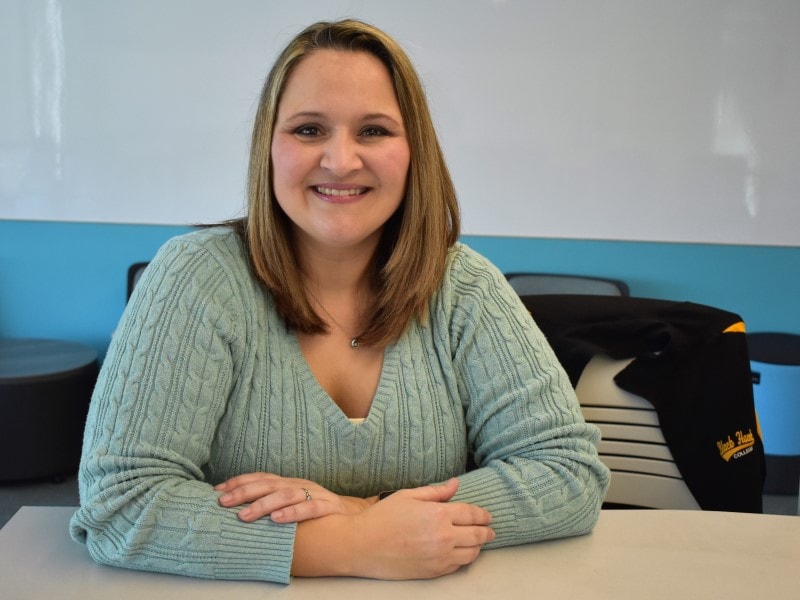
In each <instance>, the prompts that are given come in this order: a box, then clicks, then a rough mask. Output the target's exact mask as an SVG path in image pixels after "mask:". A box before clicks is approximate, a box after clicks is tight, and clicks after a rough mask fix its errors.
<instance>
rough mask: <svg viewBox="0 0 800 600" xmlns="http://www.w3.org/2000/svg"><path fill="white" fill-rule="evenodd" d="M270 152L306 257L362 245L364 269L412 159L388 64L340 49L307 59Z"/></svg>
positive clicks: (277, 186) (286, 96) (287, 94)
mask: <svg viewBox="0 0 800 600" xmlns="http://www.w3.org/2000/svg"><path fill="white" fill-rule="evenodd" d="M271 153H272V156H273V159H272V164H273V169H274V170H273V178H272V184H273V189H274V193H275V198H276V200H277V202H278V204H279V205H280V207H281V209H283V211H284V212H285V213H286V214H287V215H288V217H289V219H290V220H291V221H292V224H293V225H292V229H293V231H294V232H295V234H296V235H295V239H296V240H297V242H298V248H297V249H298V251H299V252H300V253H301V260H302V261H304V262H306V261H314V260H318V259H315V257H314V254H315V253H320V252H321V253H322V256H326V255H328V254H329V253H330V252H336V251H337V250H339V249H341V248H348V249H352V248H356V247H358V249H359V252H360V253H362V254H363V257H364V260H363V262H364V263H365V264H366V263H367V262H368V261H369V259H370V258H371V256H372V255H373V254H374V252H375V248H376V246H377V244H378V240H379V239H380V234H381V231H382V229H383V225H384V223H386V222H387V221H388V220H389V217H391V216H392V214H394V212H395V211H396V210H397V208H398V207H399V206H400V202H401V201H402V199H403V196H404V194H405V186H406V179H407V176H408V167H409V162H410V159H409V154H410V150H409V146H408V140H407V139H406V134H405V127H404V126H403V117H402V115H401V113H400V107H399V105H398V103H397V97H396V96H395V94H394V88H393V86H392V80H391V77H390V74H389V71H388V70H387V69H386V67H385V66H384V64H383V63H382V62H381V61H380V60H378V59H377V58H376V57H375V56H373V55H371V54H368V53H366V52H350V51H341V50H320V51H318V52H315V53H314V54H313V55H311V56H309V57H308V58H307V59H306V60H304V61H303V62H302V63H300V64H299V65H298V66H297V68H296V69H295V70H294V72H293V73H292V76H291V78H290V79H289V81H288V83H287V85H286V88H285V89H284V91H283V96H282V98H281V103H280V107H279V109H278V114H277V119H276V123H275V134H274V137H273V139H272V148H271ZM312 248H313V250H312Z"/></svg>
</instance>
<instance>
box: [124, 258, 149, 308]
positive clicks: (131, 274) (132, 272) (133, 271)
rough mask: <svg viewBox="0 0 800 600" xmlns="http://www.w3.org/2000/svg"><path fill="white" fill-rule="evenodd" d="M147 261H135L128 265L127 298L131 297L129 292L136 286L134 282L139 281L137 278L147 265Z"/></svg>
mask: <svg viewBox="0 0 800 600" xmlns="http://www.w3.org/2000/svg"><path fill="white" fill-rule="evenodd" d="M149 264H150V263H149V262H137V263H133V264H132V265H131V266H130V267H128V296H127V300H130V299H131V294H132V293H133V288H135V287H136V284H137V283H138V282H139V278H140V277H141V276H142V273H144V270H145V269H146V268H147V265H149Z"/></svg>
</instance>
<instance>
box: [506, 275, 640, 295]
mask: <svg viewBox="0 0 800 600" xmlns="http://www.w3.org/2000/svg"><path fill="white" fill-rule="evenodd" d="M506 279H507V280H508V282H509V283H510V284H511V287H512V288H514V290H515V291H516V292H517V293H518V294H519V295H520V296H529V295H534V294H593V295H597V296H629V295H630V290H629V289H628V285H627V284H626V283H625V282H624V281H620V280H618V279H607V278H604V277H589V276H582V275H559V274H555V273H507V274H506Z"/></svg>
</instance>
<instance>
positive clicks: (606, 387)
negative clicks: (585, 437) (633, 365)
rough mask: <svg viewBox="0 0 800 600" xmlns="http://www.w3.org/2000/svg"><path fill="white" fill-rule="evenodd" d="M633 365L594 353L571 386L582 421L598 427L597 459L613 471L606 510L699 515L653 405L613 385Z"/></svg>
mask: <svg viewBox="0 0 800 600" xmlns="http://www.w3.org/2000/svg"><path fill="white" fill-rule="evenodd" d="M631 360H632V359H627V360H614V359H611V358H609V357H607V356H604V355H602V354H598V355H596V356H595V357H594V358H592V359H591V360H590V361H589V363H588V364H587V365H586V367H585V368H584V370H583V372H582V373H581V377H580V379H579V380H578V384H577V385H576V386H575V393H576V394H577V395H578V400H579V401H580V403H581V410H582V412H583V415H584V418H585V419H586V421H587V422H589V423H594V424H595V425H597V426H598V427H599V428H600V434H601V441H600V446H599V448H598V450H599V454H600V460H602V461H603V463H604V464H605V465H606V466H607V467H608V468H609V469H610V470H611V485H610V487H609V490H608V493H607V494H606V500H605V501H606V506H609V505H610V506H632V507H641V508H661V509H695V510H699V509H700V505H699V504H698V503H697V500H696V499H695V497H694V496H693V495H692V493H691V491H689V488H688V486H687V485H686V483H685V482H684V480H683V477H682V476H681V473H680V471H679V470H678V467H677V466H676V465H675V462H674V460H673V458H672V453H671V452H670V449H669V447H668V446H667V443H666V441H665V440H664V436H663V434H662V433H661V428H660V426H659V422H658V415H657V414H656V411H655V409H654V408H653V405H652V404H650V402H648V401H647V400H645V399H644V398H641V397H639V396H636V395H635V394H631V393H630V392H626V391H625V390H623V389H621V388H619V387H618V386H617V385H616V384H615V383H614V376H615V375H616V374H617V373H618V372H619V371H621V370H622V369H623V368H625V367H626V366H627V365H628V363H630V362H631Z"/></svg>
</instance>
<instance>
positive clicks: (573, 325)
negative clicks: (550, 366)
mask: <svg viewBox="0 0 800 600" xmlns="http://www.w3.org/2000/svg"><path fill="white" fill-rule="evenodd" d="M522 300H523V302H524V304H525V305H526V307H527V308H528V310H529V311H530V312H531V314H532V315H533V317H534V320H535V321H536V323H537V324H538V325H539V327H540V328H541V329H542V331H543V332H544V334H545V335H546V336H547V338H548V340H549V341H550V344H551V345H552V346H553V349H554V350H555V352H556V355H557V356H558V358H559V360H560V361H561V363H562V364H563V365H564V368H565V369H566V371H567V373H568V374H569V377H570V380H571V381H572V384H573V385H576V384H577V381H578V379H580V376H581V373H582V372H583V369H584V367H585V366H586V364H587V363H588V362H589V360H590V359H591V358H592V357H593V356H594V355H595V354H598V353H602V354H606V355H608V356H610V357H612V358H617V359H622V358H631V357H635V360H634V361H633V362H631V364H630V365H628V366H627V367H626V368H625V369H623V370H622V371H621V372H620V373H618V374H617V376H616V377H615V378H614V380H615V381H616V383H617V384H618V385H619V386H620V387H621V388H622V389H624V390H627V391H629V392H631V393H633V394H636V395H638V396H641V397H642V398H645V399H647V400H649V401H650V402H651V403H652V404H653V407H654V408H655V410H656V413H657V414H658V418H659V422H660V425H661V430H662V432H663V435H664V439H665V440H666V442H667V445H668V446H669V448H670V451H671V452H672V456H673V459H674V461H675V464H676V466H677V467H678V469H679V470H680V472H681V474H682V475H683V479H684V481H685V482H686V485H687V486H688V488H689V490H690V491H691V492H692V494H693V495H694V497H695V499H696V500H697V502H698V504H699V505H700V507H701V508H703V509H706V510H723V511H737V512H761V511H762V498H761V496H762V491H763V484H764V475H765V467H764V448H763V445H762V443H761V436H760V432H759V431H758V423H757V419H756V414H755V405H754V401H753V385H752V376H751V371H750V360H749V355H748V351H747V340H746V336H745V335H744V326H743V324H742V322H741V321H742V319H741V318H740V317H739V316H738V315H736V314H733V313H730V312H726V311H724V310H720V309H717V308H712V307H709V306H703V305H700V304H693V303H690V302H671V301H666V300H652V299H643V298H630V297H619V296H583V295H582V296H577V295H543V296H523V298H522Z"/></svg>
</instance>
